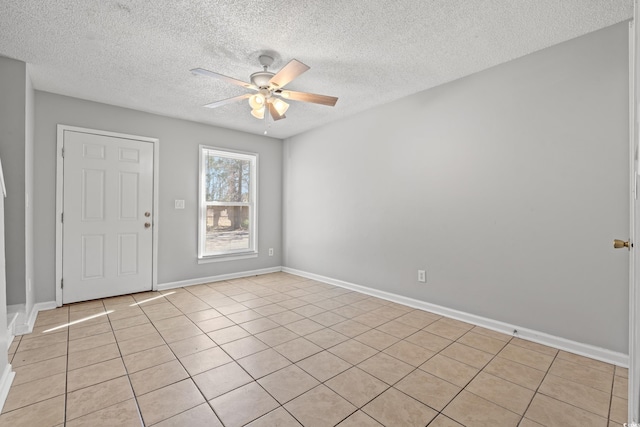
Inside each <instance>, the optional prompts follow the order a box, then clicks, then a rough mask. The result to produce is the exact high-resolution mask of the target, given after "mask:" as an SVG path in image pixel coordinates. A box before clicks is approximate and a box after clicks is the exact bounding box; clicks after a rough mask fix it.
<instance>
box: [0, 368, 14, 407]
mask: <svg viewBox="0 0 640 427" xmlns="http://www.w3.org/2000/svg"><path fill="white" fill-rule="evenodd" d="M15 376H16V373H15V372H13V369H12V368H11V365H10V364H9V363H7V366H5V367H4V371H3V372H2V376H1V377H0V411H2V408H3V407H4V402H5V401H6V400H7V396H8V395H9V389H10V388H11V383H13V378H14V377H15Z"/></svg>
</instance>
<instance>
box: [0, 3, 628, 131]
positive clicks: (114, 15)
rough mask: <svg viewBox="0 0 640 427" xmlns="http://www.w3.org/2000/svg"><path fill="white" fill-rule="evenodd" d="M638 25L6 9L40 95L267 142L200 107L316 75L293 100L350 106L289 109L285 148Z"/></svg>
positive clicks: (328, 12)
mask: <svg viewBox="0 0 640 427" xmlns="http://www.w3.org/2000/svg"><path fill="white" fill-rule="evenodd" d="M631 17H632V0H395V1H388V0H315V1H314V0H280V1H272V0H147V1H142V0H138V1H136V0H76V1H73V0H46V1H43V0H0V55H4V56H8V57H11V58H15V59H19V60H22V61H25V62H27V63H29V64H31V71H32V73H31V77H32V80H33V84H34V87H35V88H36V89H39V90H44V91H49V92H54V93H59V94H63V95H69V96H73V97H78V98H83V99H88V100H92V101H98V102H104V103H107V104H113V105H118V106H122V107H129V108H134V109H136V110H141V111H147V112H151V113H157V114H162V115H166V116H172V117H178V118H182V119H187V120H193V121H198V122H203V123H208V124H212V125H216V126H221V127H225V128H231V129H238V130H242V131H246V132H251V133H256V134H262V133H263V132H264V129H265V124H264V122H262V121H259V120H257V119H254V118H253V117H252V116H251V115H250V107H249V106H248V103H247V102H246V101H240V102H238V103H236V104H231V105H227V106H224V107H221V108H217V109H213V110H212V109H207V108H202V105H204V104H207V103H210V102H213V101H217V100H221V99H225V98H229V97H233V96H236V95H241V94H243V93H245V92H246V89H244V88H241V87H238V86H233V85H230V84H229V83H226V82H224V81H218V80H214V79H211V78H207V77H197V76H194V75H192V74H191V73H190V72H189V70H190V69H191V68H196V67H201V68H206V69H208V70H211V71H215V72H218V73H220V74H224V75H227V76H231V77H234V78H237V79H240V80H244V81H248V80H249V75H250V74H251V73H253V72H255V71H259V70H260V69H261V67H260V65H259V63H258V56H259V55H260V53H262V52H264V51H271V52H275V58H276V61H275V63H274V64H273V67H272V68H271V69H270V70H271V71H277V70H279V69H280V68H281V67H282V66H283V65H284V64H286V63H287V62H288V61H289V60H290V59H292V58H296V59H298V60H299V61H302V62H304V63H305V64H307V65H309V66H310V67H311V69H310V70H309V71H307V72H306V73H305V74H303V75H302V76H300V77H299V78H297V79H296V80H294V81H293V82H292V83H290V84H289V85H288V86H287V88H288V89H291V90H298V91H303V92H313V93H319V94H325V95H332V96H337V97H339V98H340V100H339V101H338V104H337V105H336V106H335V107H326V106H323V105H315V104H306V103H301V102H294V101H292V102H291V108H289V111H288V112H287V119H286V120H281V121H279V122H276V123H272V124H270V127H269V133H268V134H269V135H270V136H272V137H276V138H286V137H289V136H292V135H296V134H298V133H301V132H304V131H306V130H309V129H312V128H315V127H318V126H320V125H323V124H325V123H329V122H331V121H335V120H339V119H341V118H343V117H345V116H348V115H351V114H354V113H357V112H359V111H363V110H366V109H369V108H372V107H374V106H377V105H380V104H384V103H388V102H391V101H393V100H395V99H398V98H401V97H404V96H407V95H410V94H413V93H416V92H419V91H422V90H425V89H428V88H431V87H433V86H437V85H439V84H442V83H445V82H448V81H451V80H454V79H457V78H460V77H463V76H465V75H469V74H472V73H475V72H477V71H480V70H483V69H486V68H489V67H492V66H494V65H497V64H500V63H503V62H506V61H509V60H511V59H514V58H517V57H520V56H523V55H526V54H528V53H531V52H534V51H537V50H540V49H543V48H545V47H548V46H551V45H554V44H557V43H560V42H563V41H566V40H569V39H572V38H575V37H578V36H580V35H583V34H586V33H589V32H591V31H595V30H598V29H600V28H604V27H606V26H609V25H613V24H615V23H618V22H621V21H623V20H626V19H630V18H631Z"/></svg>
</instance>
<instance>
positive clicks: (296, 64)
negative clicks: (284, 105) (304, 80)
mask: <svg viewBox="0 0 640 427" xmlns="http://www.w3.org/2000/svg"><path fill="white" fill-rule="evenodd" d="M309 68H310V67H309V66H307V65H304V64H303V63H302V62H300V61H298V60H297V59H292V60H291V61H289V63H288V64H287V65H285V66H284V67H282V69H281V70H280V71H278V72H277V73H276V75H275V76H273V77H271V80H269V84H272V85H274V86H277V87H283V86H284V85H286V84H287V83H289V82H290V81H291V80H293V79H295V78H296V77H298V76H299V75H300V74H302V73H304V72H305V71H307V70H308V69H309Z"/></svg>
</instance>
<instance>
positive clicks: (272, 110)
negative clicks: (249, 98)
mask: <svg viewBox="0 0 640 427" xmlns="http://www.w3.org/2000/svg"><path fill="white" fill-rule="evenodd" d="M267 105H268V106H269V114H271V117H273V121H274V122H277V121H278V120H281V119H286V118H287V117H286V116H285V115H284V114H283V115H280V113H278V110H276V107H275V106H274V105H273V104H272V103H270V102H269V103H267Z"/></svg>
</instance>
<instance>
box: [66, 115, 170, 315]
mask: <svg viewBox="0 0 640 427" xmlns="http://www.w3.org/2000/svg"><path fill="white" fill-rule="evenodd" d="M65 131H74V132H83V133H90V134H94V135H102V136H110V137H115V138H125V139H133V140H136V141H142V142H150V143H152V144H153V255H152V264H153V268H152V276H151V277H152V289H153V290H154V291H155V290H157V288H158V223H159V221H158V217H159V214H158V212H159V209H158V205H159V203H158V183H159V179H158V178H159V176H160V175H159V166H160V162H159V157H158V156H159V154H160V140H159V139H158V138H148V137H145V136H138V135H128V134H124V133H116V132H108V131H103V130H95V129H87V128H81V127H75V126H67V125H61V124H59V125H58V136H57V147H56V282H55V289H56V304H57V305H58V307H60V306H61V305H62V287H61V282H62V207H63V200H64V199H63V195H64V194H63V190H64V159H63V157H62V147H63V144H64V132H65Z"/></svg>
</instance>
